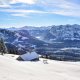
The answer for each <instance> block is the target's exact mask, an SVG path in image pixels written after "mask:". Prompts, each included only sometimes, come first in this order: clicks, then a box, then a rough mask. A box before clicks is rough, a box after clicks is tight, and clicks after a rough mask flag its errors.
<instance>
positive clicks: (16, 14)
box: [11, 13, 27, 17]
mask: <svg viewBox="0 0 80 80" xmlns="http://www.w3.org/2000/svg"><path fill="white" fill-rule="evenodd" d="M11 15H12V16H19V17H27V15H26V14H22V13H15V14H11Z"/></svg>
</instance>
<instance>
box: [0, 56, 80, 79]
mask: <svg viewBox="0 0 80 80" xmlns="http://www.w3.org/2000/svg"><path fill="white" fill-rule="evenodd" d="M47 62H48V64H44V63H43V60H42V59H41V60H40V61H38V62H29V61H28V62H18V61H16V60H13V59H11V58H10V57H6V56H1V55H0V80H26V79H27V80H80V62H60V61H51V60H48V61H47Z"/></svg>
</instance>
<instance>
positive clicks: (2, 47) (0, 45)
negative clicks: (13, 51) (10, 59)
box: [0, 38, 7, 55]
mask: <svg viewBox="0 0 80 80" xmlns="http://www.w3.org/2000/svg"><path fill="white" fill-rule="evenodd" d="M0 52H1V54H2V55H3V54H4V53H7V47H6V45H5V43H4V40H3V38H0Z"/></svg>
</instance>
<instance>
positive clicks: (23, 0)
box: [10, 0, 36, 4]
mask: <svg viewBox="0 0 80 80" xmlns="http://www.w3.org/2000/svg"><path fill="white" fill-rule="evenodd" d="M10 3H11V4H15V3H27V4H35V3H36V0H12V1H11V2H10Z"/></svg>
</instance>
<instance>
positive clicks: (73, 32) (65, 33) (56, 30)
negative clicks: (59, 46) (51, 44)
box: [50, 24, 80, 40]
mask: <svg viewBox="0 0 80 80" xmlns="http://www.w3.org/2000/svg"><path fill="white" fill-rule="evenodd" d="M50 33H51V34H52V35H53V36H54V39H55V40H80V25H77V24H74V25H60V26H53V27H52V28H51V30H50Z"/></svg>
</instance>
